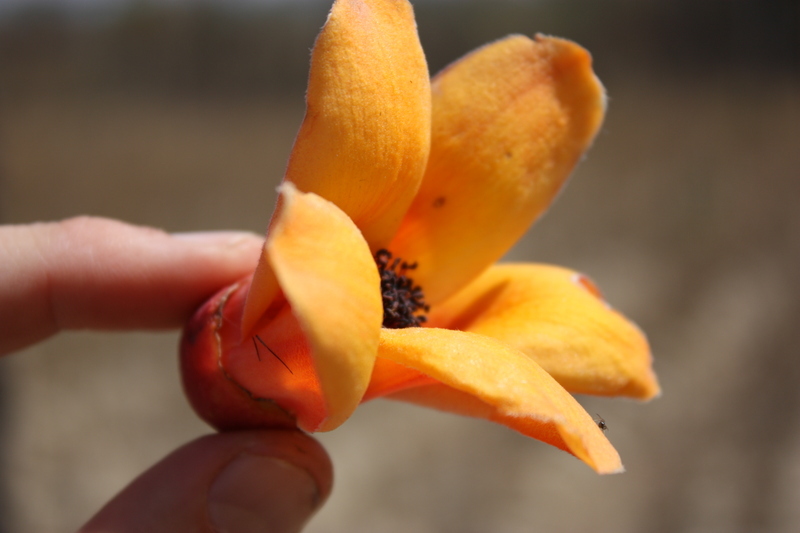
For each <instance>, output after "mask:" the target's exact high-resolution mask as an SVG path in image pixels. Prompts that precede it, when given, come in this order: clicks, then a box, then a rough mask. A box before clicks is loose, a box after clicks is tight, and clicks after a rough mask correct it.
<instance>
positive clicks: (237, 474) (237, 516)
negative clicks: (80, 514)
mask: <svg viewBox="0 0 800 533" xmlns="http://www.w3.org/2000/svg"><path fill="white" fill-rule="evenodd" d="M331 485H332V467H331V463H330V459H329V458H328V455H327V453H325V450H324V449H323V448H322V446H321V445H320V444H319V443H318V442H317V441H315V440H314V439H312V438H311V437H309V436H307V435H305V434H303V433H301V432H299V431H294V430H265V431H241V432H230V433H221V434H215V435H208V436H205V437H202V438H200V439H197V440H195V441H193V442H190V443H189V444H187V445H185V446H183V447H181V448H179V449H177V450H176V451H174V452H173V453H171V454H170V455H169V456H167V457H166V458H165V459H163V460H162V461H161V462H159V463H157V464H156V465H155V466H153V467H152V468H150V469H149V470H147V471H146V472H145V473H143V474H142V475H141V476H139V477H138V478H137V479H136V480H134V481H133V482H132V483H131V484H130V485H128V486H127V487H126V488H125V489H124V490H123V491H122V492H121V493H119V494H118V495H117V496H116V497H115V498H114V499H112V500H111V501H110V502H109V503H108V504H106V506H105V507H103V508H102V509H101V510H100V511H99V512H98V513H97V514H96V515H95V516H94V517H93V518H92V519H91V520H90V521H89V522H88V523H87V524H86V525H85V526H84V527H83V528H82V529H81V531H82V532H99V531H103V532H106V533H109V532H114V533H123V532H124V533H128V532H134V531H137V532H138V531H148V532H150V531H152V532H161V531H164V532H166V531H169V532H182V531H187V532H188V531H192V532H194V531H198V532H226V533H249V532H250V531H262V532H263V531H269V532H275V533H290V532H292V533H294V532H297V531H300V530H301V529H302V528H303V526H304V525H305V524H306V522H307V521H308V520H309V519H310V518H311V516H312V515H313V514H314V512H315V511H316V510H317V509H318V508H319V507H320V506H321V505H322V503H323V502H324V501H325V499H326V498H327V497H328V495H329V494H330V491H331Z"/></svg>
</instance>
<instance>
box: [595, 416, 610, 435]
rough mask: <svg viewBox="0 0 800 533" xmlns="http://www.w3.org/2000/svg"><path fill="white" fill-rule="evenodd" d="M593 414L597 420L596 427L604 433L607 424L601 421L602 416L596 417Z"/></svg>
mask: <svg viewBox="0 0 800 533" xmlns="http://www.w3.org/2000/svg"><path fill="white" fill-rule="evenodd" d="M595 414H596V415H597V420H595V422H596V423H597V427H599V428H600V429H601V430H602V431H603V433H605V432H606V430H607V429H608V424H606V421H605V420H604V419H603V417H602V416H600V415H598V414H597V413H595Z"/></svg>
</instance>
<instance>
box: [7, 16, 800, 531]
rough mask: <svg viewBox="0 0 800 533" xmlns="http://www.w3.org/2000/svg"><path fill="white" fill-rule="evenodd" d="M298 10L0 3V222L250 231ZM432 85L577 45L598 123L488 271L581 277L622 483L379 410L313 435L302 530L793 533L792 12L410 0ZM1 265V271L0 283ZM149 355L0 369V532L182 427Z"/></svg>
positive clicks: (97, 490)
mask: <svg viewBox="0 0 800 533" xmlns="http://www.w3.org/2000/svg"><path fill="white" fill-rule="evenodd" d="M328 8H329V3H328V2H326V1H312V0H308V1H301V0H295V1H288V0H287V1H284V2H279V1H272V2H270V1H268V0H262V1H257V0H248V1H244V0H240V1H228V2H222V1H221V0H220V1H216V2H212V1H208V2H190V1H182V2H181V1H174V0H173V1H149V2H145V1H129V0H73V1H66V0H62V1H51V2H49V3H46V2H37V1H33V0H25V1H22V0H16V1H11V0H0V221H2V222H3V223H27V222H33V221H37V220H57V219H62V218H65V217H70V216H74V215H78V214H91V215H99V216H107V217H114V218H118V219H122V220H125V221H128V222H132V223H137V224H147V225H153V226H158V227H162V228H165V229H167V230H169V231H192V230H210V229H230V228H237V229H248V230H252V231H254V232H257V233H262V232H263V231H264V230H265V228H266V224H267V221H268V219H269V216H270V213H271V210H272V205H273V202H274V197H275V192H274V191H275V187H276V185H277V183H278V182H279V180H280V178H281V176H282V173H283V168H284V164H285V161H286V159H287V156H288V153H289V150H290V147H291V144H292V140H293V137H294V134H295V132H296V130H297V128H298V126H299V124H300V121H301V119H302V114H303V93H304V85H305V79H306V75H307V68H308V57H309V49H310V48H311V46H312V44H313V40H314V37H315V35H316V33H317V31H318V30H319V28H320V27H321V26H322V24H323V22H324V20H325V16H326V13H327V10H328ZM415 9H416V14H417V21H418V25H419V31H420V36H421V39H422V43H423V46H424V47H425V48H426V51H427V53H428V59H429V65H430V68H431V71H432V72H435V71H437V70H439V69H440V68H441V67H442V66H444V65H446V64H447V63H448V62H450V61H452V60H454V59H456V58H457V57H459V56H460V55H462V54H464V53H466V52H468V51H469V50H471V49H472V48H474V47H476V46H479V45H481V44H483V43H485V42H487V41H491V40H494V39H497V38H499V37H502V36H504V35H506V34H508V33H525V34H534V33H536V32H543V33H548V34H555V35H559V36H564V37H568V38H571V39H573V40H576V41H578V42H579V43H581V44H583V45H584V46H586V47H587V48H589V50H590V51H592V53H593V55H594V58H595V66H596V70H597V72H598V74H599V76H600V77H601V79H602V80H603V81H604V83H605V84H606V86H607V88H608V92H609V95H610V106H609V114H608V119H607V122H606V124H605V127H604V128H603V131H602V133H601V135H600V137H599V139H598V140H597V142H596V143H595V145H594V148H593V149H592V151H591V153H590V155H589V157H588V159H587V160H586V161H585V162H584V163H583V164H582V165H581V166H580V167H579V169H578V170H577V172H576V173H575V175H574V176H573V179H572V181H571V183H570V184H569V186H568V187H567V189H566V191H565V193H564V194H562V195H561V197H560V198H559V200H558V202H557V203H556V204H555V206H554V207H553V208H552V209H551V210H550V212H549V213H548V214H547V216H546V217H544V219H542V220H541V221H540V222H539V223H538V224H537V225H536V226H535V227H534V228H533V229H532V231H530V232H529V234H528V235H527V236H526V237H525V238H524V239H523V240H522V241H521V242H520V243H519V245H518V246H517V247H516V248H515V249H514V250H512V252H511V253H510V254H509V255H510V257H511V258H513V259H515V260H528V261H540V262H548V263H556V264H563V265H567V266H570V267H573V268H576V269H578V270H581V271H583V272H586V273H587V274H588V275H590V276H591V277H592V278H593V279H594V280H595V281H596V282H597V283H598V284H599V285H600V287H601V288H603V290H604V292H605V294H606V297H607V299H608V300H609V301H610V302H612V303H613V304H614V305H615V307H617V308H618V309H621V310H622V311H623V312H625V313H626V314H627V315H628V316H630V317H631V318H632V319H634V320H635V321H636V322H638V323H639V324H640V325H641V326H642V327H643V329H644V330H645V331H646V332H647V333H648V334H649V337H650V340H651V343H652V347H653V352H654V355H655V368H656V370H657V372H658V374H659V376H660V379H661V383H662V386H663V390H664V393H663V396H662V397H661V398H659V399H657V400H655V401H653V402H651V403H649V404H640V403H636V402H631V401H626V400H612V399H599V398H591V397H580V398H579V400H580V401H581V402H582V403H583V404H584V405H585V406H586V407H587V409H588V410H589V412H591V413H600V414H601V415H602V417H603V418H604V419H605V420H606V422H607V424H608V426H609V430H608V432H607V436H608V437H609V439H610V440H611V441H612V442H613V443H614V444H615V446H616V447H617V448H618V450H619V451H620V453H621V455H622V458H623V461H624V462H625V465H626V467H627V473H625V474H623V475H617V476H606V477H599V476H597V475H595V474H594V473H593V472H592V471H591V470H590V469H588V468H587V467H586V466H585V465H583V464H582V463H580V462H579V461H577V460H576V459H574V458H572V457H571V456H569V455H567V454H565V453H562V452H560V451H558V450H556V449H554V448H550V447H548V446H546V445H544V444H541V443H539V442H537V441H533V440H529V439H526V438H524V437H521V436H519V435H517V434H515V433H513V432H511V431H509V430H506V429H505V428H503V427H500V426H494V425H492V424H490V423H488V422H483V421H474V420H469V419H464V418H459V417H457V416H454V415H447V414H441V413H437V412H430V411H425V410H422V409H419V408H416V407H411V406H406V405H401V404H396V403H392V402H387V401H380V400H378V401H375V402H372V403H369V404H367V405H365V406H363V407H362V408H360V409H359V410H358V411H357V414H356V415H355V417H354V418H353V419H352V420H351V421H349V422H348V423H347V424H345V425H344V426H343V427H342V428H340V429H339V430H337V431H335V432H333V433H331V434H325V435H321V436H320V440H322V441H323V443H324V444H325V445H326V446H327V447H328V449H329V451H330V453H331V455H332V457H333V461H334V466H335V469H336V488H335V490H334V494H333V496H332V497H331V499H330V501H329V502H328V504H327V506H326V507H325V508H324V509H323V510H322V511H321V512H320V513H319V514H318V515H317V517H316V518H315V519H314V520H313V521H312V523H311V525H310V526H309V528H308V531H309V532H312V533H316V532H345V531H348V532H354V531H355V532H361V531H363V532H387V533H392V532H407V531H415V532H422V533H426V532H440V533H447V532H453V533H456V532H464V533H471V532H475V533H477V532H487V531H491V532H501V533H505V532H509V533H512V532H530V531H548V532H574V531H588V530H594V531H601V532H617V533H626V532H631V533H634V532H642V531H648V532H725V533H735V532H787V533H788V532H795V531H800V386H799V385H800V327H799V326H800V299H799V298H798V296H799V295H800V210H798V205H800V2H797V1H792V0H771V1H770V2H762V1H756V0H751V1H737V0H705V1H702V2H696V1H690V0H681V1H679V0H671V1H661V2H657V1H654V0H650V1H646V0H645V1H643V0H639V1H633V0H561V1H555V0H539V1H528V2H525V1H522V0H519V1H510V0H509V1H501V0H492V1H488V0H487V1H477V0H474V1H456V0H450V1H445V0H440V1H435V0H417V1H416V2H415ZM0 268H1V267H0ZM177 335H178V334H177V332H167V333H164V332H161V333H126V334H111V333H95V332H69V333H62V334H60V335H58V336H56V337H54V338H52V339H50V340H49V341H47V342H44V343H42V344H40V345H37V346H34V347H31V348H29V349H27V350H24V351H21V352H19V353H16V354H12V355H10V356H8V357H6V358H4V359H2V360H0V454H2V455H0V459H1V461H0V531H3V532H5V531H9V532H10V531H14V532H68V531H73V530H74V529H76V528H77V527H79V526H80V525H81V524H82V523H83V522H84V521H86V520H87V519H88V518H89V517H90V516H91V515H92V514H93V513H94V512H95V511H96V510H97V509H98V508H99V507H100V506H101V505H102V504H103V503H104V502H105V501H106V500H107V499H109V498H110V497H111V496H112V495H113V494H114V493H116V492H117V491H118V490H119V489H121V488H122V487H123V486H124V485H125V484H127V483H128V482H129V481H130V480H131V479H133V478H134V477H135V476H136V475H137V474H138V473H140V472H141V471H142V470H144V469H145V468H147V467H148V466H149V465H151V464H152V463H154V462H156V461H157V460H159V459H160V458H162V457H163V456H164V455H166V454H167V453H169V452H170V451H171V450H173V449H174V448H176V447H177V446H179V445H181V444H182V443H185V442H187V441H188V440H191V439H192V438H194V437H196V436H198V435H201V434H204V433H206V432H208V431H209V429H208V428H207V427H206V426H205V425H204V424H203V423H201V422H200V421H199V420H198V419H197V418H196V417H195V415H194V414H193V413H192V412H191V410H190V409H189V407H188V405H187V403H186V401H185V400H184V398H183V395H182V392H181V389H180V384H179V378H178V374H177V368H176V366H177V365H176V343H177Z"/></svg>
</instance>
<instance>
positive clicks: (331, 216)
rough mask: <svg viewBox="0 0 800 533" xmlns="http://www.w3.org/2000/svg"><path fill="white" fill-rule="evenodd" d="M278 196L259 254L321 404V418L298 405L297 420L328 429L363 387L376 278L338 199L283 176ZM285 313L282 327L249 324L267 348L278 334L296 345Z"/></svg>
mask: <svg viewBox="0 0 800 533" xmlns="http://www.w3.org/2000/svg"><path fill="white" fill-rule="evenodd" d="M281 198H282V202H283V209H282V211H281V214H280V216H279V217H278V218H277V220H276V221H275V223H274V224H273V227H272V229H271V231H270V233H269V236H268V237H267V243H266V250H267V257H268V259H269V262H270V265H271V267H272V269H273V270H274V272H275V275H276V277H277V280H278V282H279V283H280V287H281V289H282V290H283V293H284V295H285V296H286V300H287V301H288V302H289V304H290V306H291V311H292V316H293V317H295V318H296V320H297V322H298V323H299V326H300V328H301V329H302V332H303V334H304V342H306V343H307V344H308V347H309V348H310V351H311V354H312V357H313V363H314V367H315V370H316V375H317V378H318V380H319V387H320V388H321V391H322V395H323V397H324V401H325V405H326V409H327V418H326V419H325V420H324V421H321V422H320V421H317V420H315V421H313V423H312V422H311V421H310V420H303V419H302V417H301V414H300V413H298V414H297V416H298V424H299V425H300V427H302V428H303V429H305V430H307V431H328V430H331V429H334V428H335V427H337V426H338V425H340V424H341V423H342V422H344V421H345V420H346V419H347V418H348V417H349V416H350V414H351V413H352V412H353V410H354V409H355V408H356V406H357V405H358V403H359V402H360V400H361V397H362V396H363V394H364V391H365V390H366V388H367V384H368V382H369V378H370V375H371V373H372V367H373V365H374V362H375V356H376V353H377V347H378V337H379V332H380V327H381V322H382V320H383V302H382V299H381V295H380V291H379V287H380V279H379V277H378V270H377V268H376V266H375V261H374V259H373V257H372V254H371V253H370V250H369V247H368V246H367V243H366V242H365V241H364V238H363V237H362V236H361V233H360V232H359V230H358V228H357V227H356V226H355V225H354V224H353V222H352V221H351V220H350V218H349V217H348V216H347V215H346V214H345V213H343V212H342V211H341V210H340V209H339V208H338V207H336V206H335V205H334V204H333V203H331V202H329V201H327V200H325V199H323V198H320V197H319V196H317V195H316V194H312V193H301V192H298V191H297V190H296V189H295V188H294V186H293V185H292V184H291V183H286V184H284V185H282V186H281ZM286 320H287V321H288V322H287V325H286V326H285V327H279V328H277V329H276V326H275V322H276V320H271V321H269V323H268V324H266V325H265V326H257V327H256V328H255V331H257V332H263V333H264V335H265V338H264V341H265V343H266V344H269V345H270V347H271V348H273V349H274V346H272V342H275V341H276V339H279V338H281V336H283V337H287V338H286V339H285V343H287V344H288V345H292V346H294V348H292V349H291V350H288V351H290V352H296V351H299V352H302V346H300V347H298V346H297V343H298V342H300V341H298V340H292V339H291V338H289V337H291V335H289V334H288V333H286V332H287V331H289V332H290V331H291V330H292V327H291V324H290V322H291V320H289V317H287V318H286ZM262 328H267V330H268V331H264V330H263V329H262ZM278 342H280V341H278ZM276 353H277V354H278V356H280V355H281V353H280V352H279V351H277V350H276ZM252 360H253V358H252V354H251V356H250V361H252Z"/></svg>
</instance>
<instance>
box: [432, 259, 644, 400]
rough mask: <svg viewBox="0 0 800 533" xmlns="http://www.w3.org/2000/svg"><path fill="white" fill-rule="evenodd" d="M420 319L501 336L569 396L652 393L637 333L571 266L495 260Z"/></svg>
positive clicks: (642, 338) (640, 338)
mask: <svg viewBox="0 0 800 533" xmlns="http://www.w3.org/2000/svg"><path fill="white" fill-rule="evenodd" d="M428 318H429V321H430V324H431V325H435V326H440V327H446V328H452V329H460V330H464V331H471V332H474V333H480V334H482V335H488V336H490V337H494V338H496V339H499V340H501V341H503V342H504V343H505V344H507V345H509V346H512V347H513V348H515V349H517V350H519V351H521V352H522V353H524V354H526V355H528V356H529V357H530V358H531V359H533V360H534V361H536V362H537V363H539V364H540V365H541V366H542V368H544V369H545V370H546V371H547V372H548V373H549V374H550V375H552V376H553V377H554V378H555V379H556V380H557V381H558V382H559V383H560V384H561V385H562V386H564V387H565V388H566V389H567V390H569V391H570V392H573V393H584V394H600V395H605V396H617V395H623V396H630V397H633V398H638V399H642V400H645V399H650V398H653V397H654V396H657V395H658V394H659V386H658V381H657V379H656V376H655V374H654V372H653V369H652V357H651V355H650V349H649V346H648V344H647V339H646V338H645V336H644V334H643V333H642V332H641V330H640V329H639V328H637V327H636V326H635V325H634V324H633V323H631V322H629V321H628V320H627V319H625V317H624V316H622V315H621V314H619V313H618V312H616V311H614V310H613V309H611V308H610V307H609V306H608V304H606V303H605V302H604V301H603V300H602V299H601V297H600V293H599V291H598V290H597V288H596V287H595V286H594V285H593V284H592V283H591V282H590V281H589V280H588V278H586V277H585V276H582V275H581V274H578V273H576V272H573V271H571V270H567V269H564V268H559V267H554V266H549V265H534V264H502V265H496V266H494V267H492V268H490V269H489V270H487V271H486V272H484V273H483V274H482V275H481V276H480V277H479V278H478V279H476V280H475V281H473V282H472V283H471V284H470V285H468V286H467V287H465V288H464V289H463V290H461V291H459V292H458V293H457V294H456V295H455V296H453V297H452V298H450V299H448V300H447V301H446V302H444V303H443V304H440V305H439V306H437V307H436V308H434V309H433V310H432V312H431V313H430V314H429V316H428Z"/></svg>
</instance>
